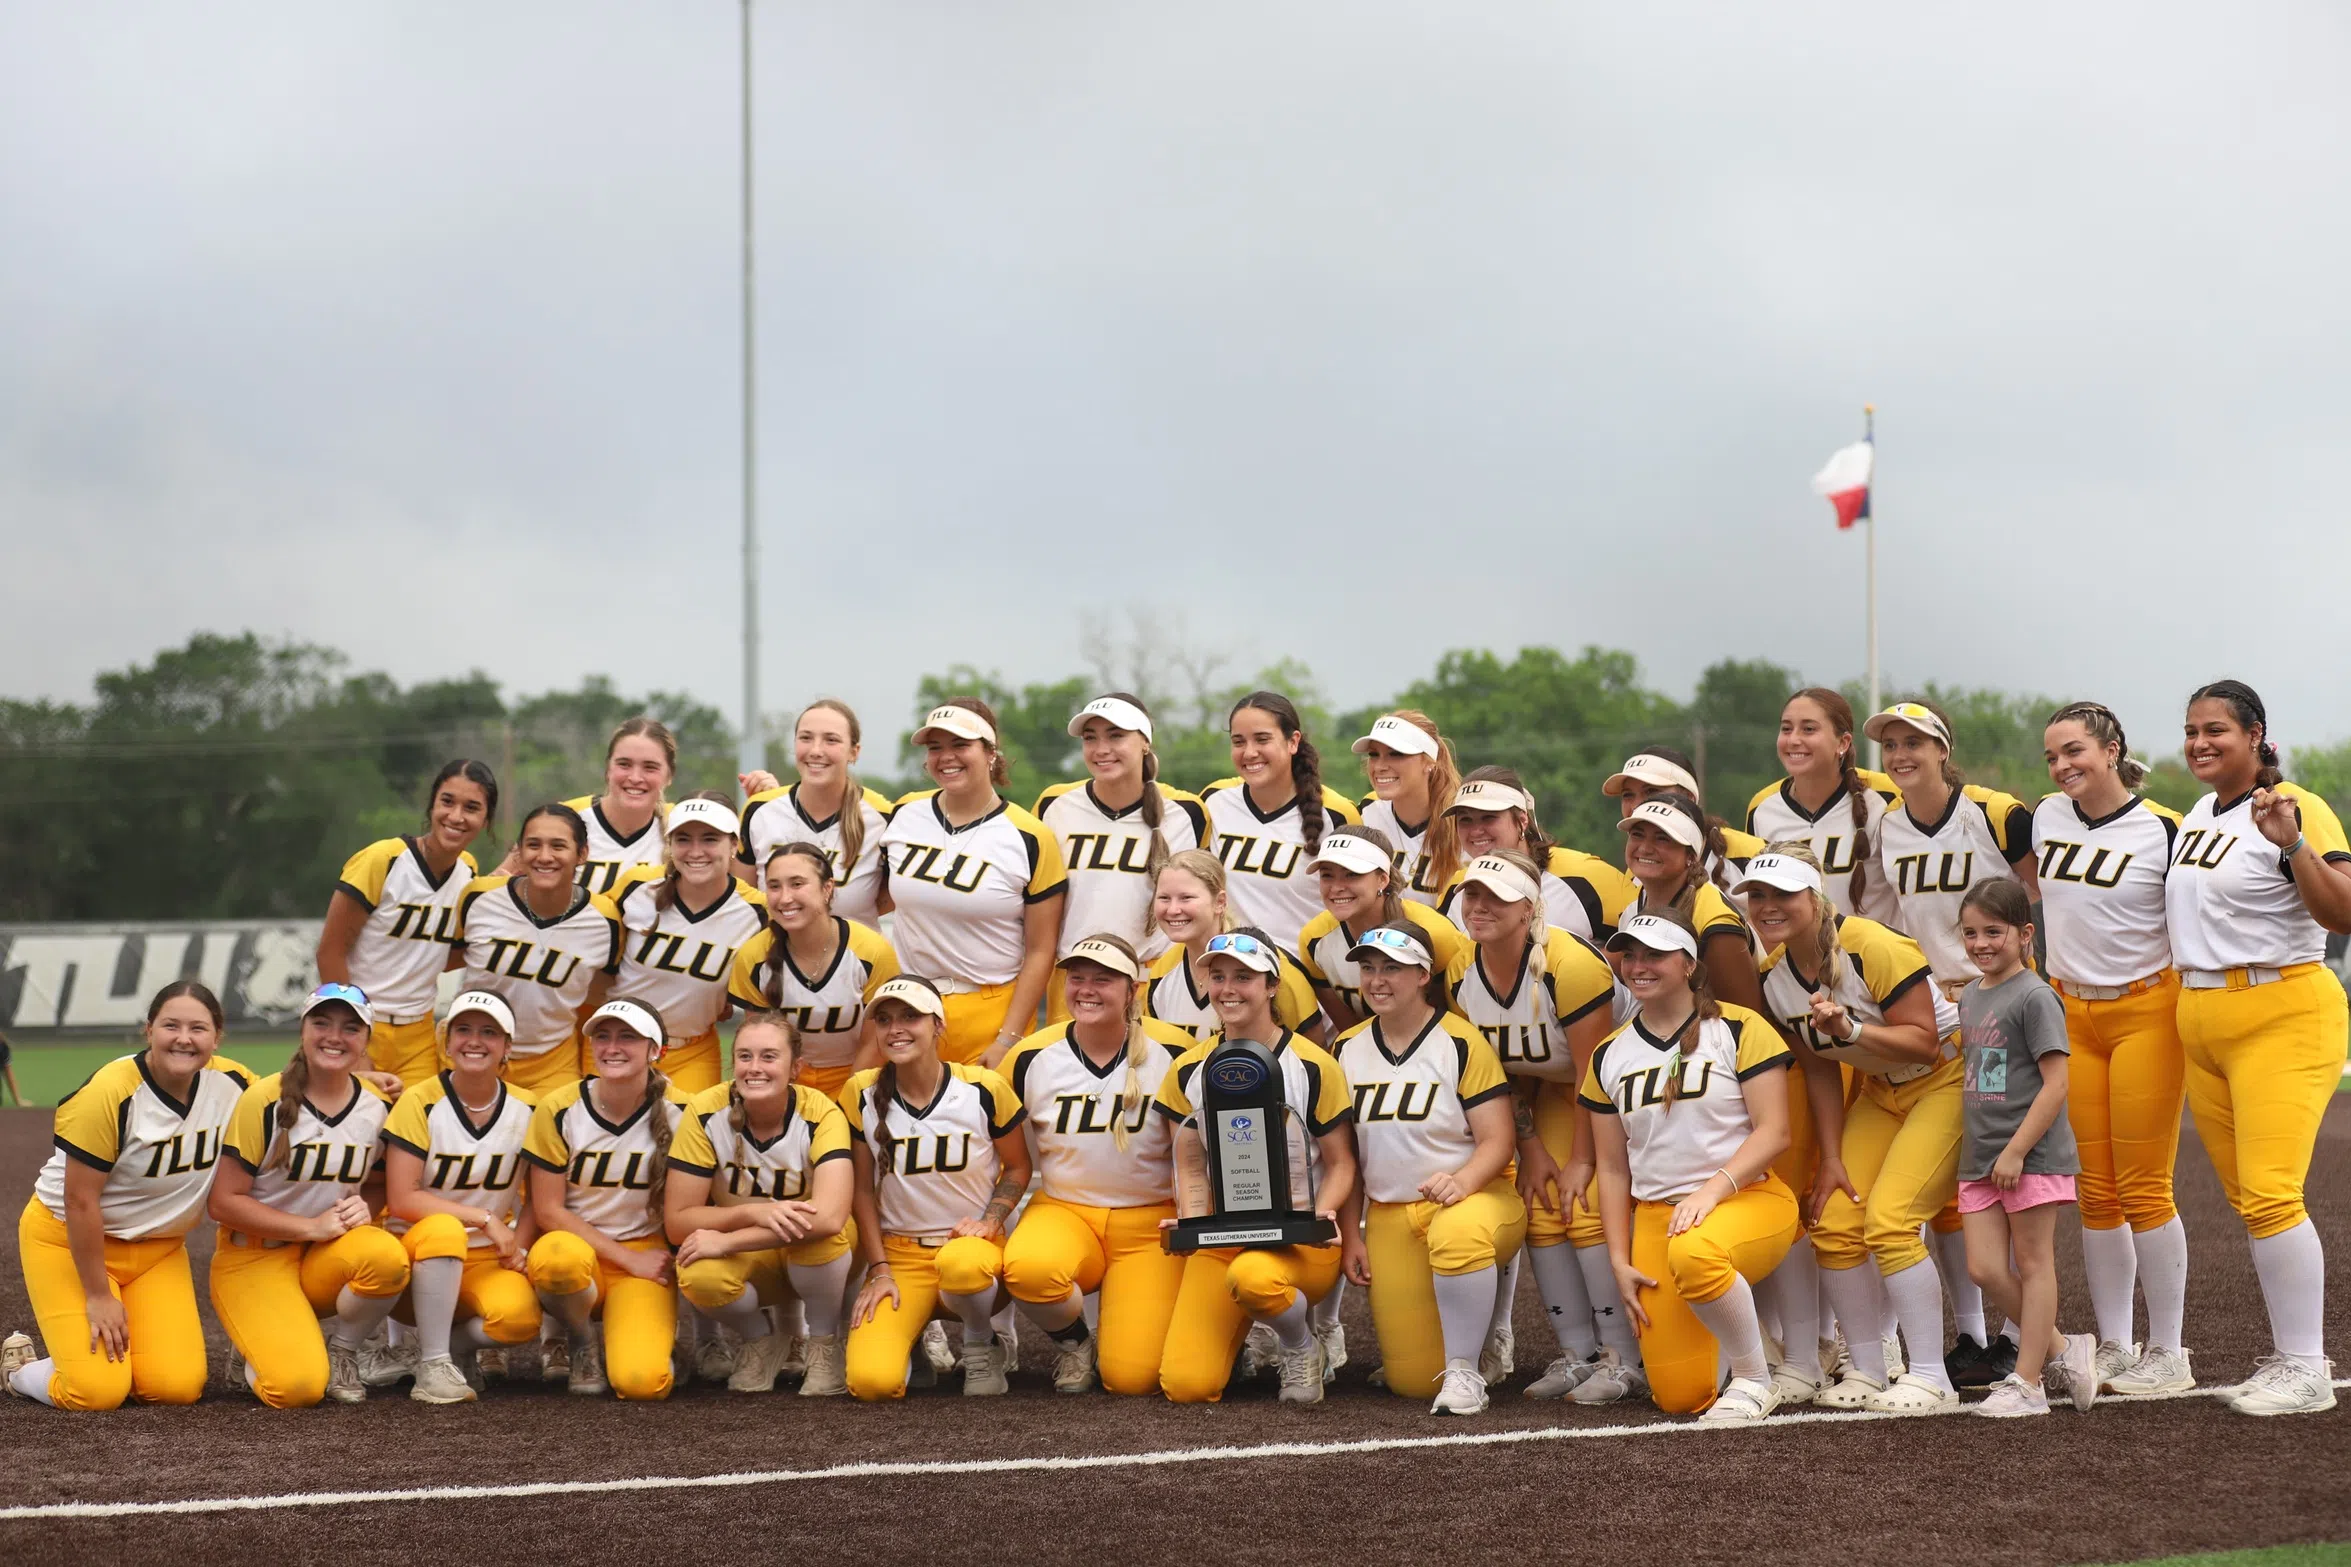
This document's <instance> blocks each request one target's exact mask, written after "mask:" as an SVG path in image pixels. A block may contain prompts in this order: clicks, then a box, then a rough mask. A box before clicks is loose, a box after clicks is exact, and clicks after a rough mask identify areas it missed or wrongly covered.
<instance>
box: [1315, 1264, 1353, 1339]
mask: <svg viewBox="0 0 2351 1567" xmlns="http://www.w3.org/2000/svg"><path fill="white" fill-rule="evenodd" d="M1346 1293H1347V1281H1346V1279H1344V1278H1341V1279H1340V1280H1339V1282H1338V1283H1336V1284H1334V1285H1332V1286H1331V1292H1330V1293H1329V1294H1328V1295H1325V1296H1324V1297H1323V1298H1322V1299H1320V1300H1318V1301H1316V1302H1315V1303H1314V1307H1313V1310H1312V1312H1311V1313H1310V1315H1311V1316H1312V1318H1313V1320H1314V1331H1315V1332H1317V1333H1328V1332H1329V1331H1330V1330H1331V1329H1333V1328H1335V1327H1337V1326H1338V1325H1339V1302H1340V1300H1341V1299H1342V1298H1344V1297H1345V1295H1346Z"/></svg>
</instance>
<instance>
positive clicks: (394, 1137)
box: [384, 1132, 433, 1159]
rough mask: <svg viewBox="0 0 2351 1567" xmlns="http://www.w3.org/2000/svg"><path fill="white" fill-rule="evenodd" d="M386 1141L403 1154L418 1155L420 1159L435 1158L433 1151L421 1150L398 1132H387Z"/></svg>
mask: <svg viewBox="0 0 2351 1567" xmlns="http://www.w3.org/2000/svg"><path fill="white" fill-rule="evenodd" d="M384 1141H385V1143H387V1144H388V1145H390V1146H391V1147H394V1148H398V1149H400V1150H402V1151H403V1152H406V1153H412V1154H414V1155H416V1156H417V1157H418V1158H419V1159H430V1158H431V1157H432V1156H433V1154H432V1150H431V1149H429V1148H419V1147H417V1146H416V1144H414V1143H412V1142H410V1141H409V1140H408V1139H407V1138H405V1137H402V1136H401V1135H400V1134H399V1133H397V1132H386V1133H385V1134H384Z"/></svg>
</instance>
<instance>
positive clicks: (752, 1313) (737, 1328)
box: [695, 1284, 774, 1344]
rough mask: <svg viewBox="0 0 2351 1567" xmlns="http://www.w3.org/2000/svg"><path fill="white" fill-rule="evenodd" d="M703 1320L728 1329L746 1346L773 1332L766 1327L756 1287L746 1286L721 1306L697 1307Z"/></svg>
mask: <svg viewBox="0 0 2351 1567" xmlns="http://www.w3.org/2000/svg"><path fill="white" fill-rule="evenodd" d="M695 1310H697V1311H699V1312H701V1313H702V1316H703V1319H704V1320H705V1321H707V1322H711V1323H714V1324H716V1325H717V1326H719V1327H722V1328H730V1329H732V1330H733V1331H734V1334H735V1336H736V1337H737V1338H740V1339H741V1340H742V1341H743V1342H744V1343H746V1344H748V1343H750V1342H751V1341H752V1340H753V1339H763V1338H765V1337H767V1335H768V1334H769V1333H771V1332H773V1331H774V1330H773V1329H772V1328H770V1327H769V1326H768V1325H767V1313H766V1312H764V1311H762V1310H761V1309H760V1301H759V1289H758V1286H756V1285H752V1284H746V1285H744V1286H743V1293H742V1294H740V1295H737V1296H736V1297H735V1298H734V1299H733V1300H731V1301H728V1302H727V1303H726V1304H725V1305H723V1306H697V1307H696V1308H695Z"/></svg>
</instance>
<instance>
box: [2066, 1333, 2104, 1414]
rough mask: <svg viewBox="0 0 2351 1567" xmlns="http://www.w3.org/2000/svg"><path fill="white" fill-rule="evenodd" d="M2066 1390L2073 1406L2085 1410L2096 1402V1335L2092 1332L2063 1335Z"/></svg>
mask: <svg viewBox="0 0 2351 1567" xmlns="http://www.w3.org/2000/svg"><path fill="white" fill-rule="evenodd" d="M2061 1363H2062V1364H2063V1365H2064V1367H2065V1387H2066V1391H2067V1392H2069V1393H2071V1394H2072V1395H2073V1407H2074V1408H2076V1409H2079V1410H2083V1411H2085V1412H2086V1411H2087V1410H2088V1409H2089V1407H2090V1406H2091V1405H2092V1404H2095V1403H2096V1402H2098V1337H2097V1335H2096V1334H2094V1333H2068V1334H2067V1335H2065V1359H2064V1360H2063V1362H2061Z"/></svg>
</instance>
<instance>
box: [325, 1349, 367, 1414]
mask: <svg viewBox="0 0 2351 1567" xmlns="http://www.w3.org/2000/svg"><path fill="white" fill-rule="evenodd" d="M327 1397H329V1398H331V1399H333V1400H334V1401H335V1402H336V1403H338V1404H364V1403H366V1402H367V1384H366V1383H365V1382H362V1381H361V1380H360V1379H359V1351H358V1350H357V1349H355V1348H353V1347H352V1346H350V1345H348V1344H344V1343H340V1342H338V1341H337V1340H335V1339H332V1338H330V1339H328V1340H327Z"/></svg>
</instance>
